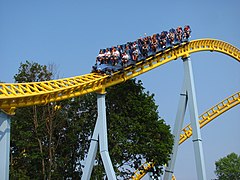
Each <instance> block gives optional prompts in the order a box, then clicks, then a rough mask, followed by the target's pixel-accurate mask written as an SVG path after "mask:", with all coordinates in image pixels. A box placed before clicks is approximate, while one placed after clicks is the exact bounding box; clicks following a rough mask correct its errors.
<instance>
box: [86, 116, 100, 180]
mask: <svg viewBox="0 0 240 180" xmlns="http://www.w3.org/2000/svg"><path fill="white" fill-rule="evenodd" d="M98 124H99V123H98V119H97V122H96V125H95V128H94V131H93V135H92V139H91V143H90V147H89V150H88V155H87V159H86V162H85V167H84V169H83V175H82V180H88V179H90V177H91V174H92V169H93V165H94V161H95V158H96V154H97V149H98V134H99V132H98V129H99V128H98Z"/></svg>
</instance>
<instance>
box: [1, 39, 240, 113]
mask: <svg viewBox="0 0 240 180" xmlns="http://www.w3.org/2000/svg"><path fill="white" fill-rule="evenodd" d="M199 51H216V52H221V53H224V54H227V55H228V56H231V57H233V58H234V59H236V60H237V61H239V62H240V50H239V49H238V48H236V47H234V46H233V45H231V44H229V43H226V42H223V41H220V40H214V39H199V40H193V41H190V42H188V43H183V44H181V45H178V46H174V47H173V48H170V49H168V50H165V51H164V52H163V53H162V52H159V53H157V54H156V55H154V56H151V57H148V58H147V59H146V60H144V61H140V62H138V63H137V64H136V66H135V67H128V68H126V69H125V71H124V72H123V73H121V72H116V73H114V74H113V75H112V76H111V77H110V76H108V75H99V74H97V73H91V74H86V75H82V76H76V77H72V78H65V79H60V80H51V81H45V82H32V83H12V84H8V83H0V109H2V110H3V111H5V112H6V113H8V114H14V110H15V108H18V107H24V106H32V105H40V104H46V103H49V102H54V101H61V100H64V99H68V98H72V97H76V96H80V95H84V94H88V93H91V92H96V91H102V90H104V89H105V88H107V87H110V86H113V85H116V84H119V83H121V82H124V81H126V80H128V79H131V78H134V77H136V76H138V75H141V74H143V73H145V72H148V71H150V70H152V69H154V68H156V67H158V66H161V65H163V64H165V63H168V62H170V61H172V60H176V59H178V58H179V57H187V56H189V55H190V54H191V53H195V52H199Z"/></svg>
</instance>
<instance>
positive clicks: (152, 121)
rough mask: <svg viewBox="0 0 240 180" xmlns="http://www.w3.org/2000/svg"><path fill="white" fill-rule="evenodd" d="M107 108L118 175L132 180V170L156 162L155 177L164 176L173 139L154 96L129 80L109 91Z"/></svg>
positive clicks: (112, 152) (139, 82)
mask: <svg viewBox="0 0 240 180" xmlns="http://www.w3.org/2000/svg"><path fill="white" fill-rule="evenodd" d="M106 107H107V122H108V137H109V152H110V157H111V159H112V162H113V165H114V168H115V172H117V175H118V176H119V177H123V178H124V179H128V178H129V177H130V176H131V175H132V173H129V171H133V170H134V169H137V168H138V167H140V165H141V164H142V163H143V162H144V161H152V160H154V162H155V165H156V166H155V170H154V174H155V175H158V176H160V175H161V173H162V166H163V165H164V164H166V163H167V162H168V160H169V154H170V153H171V150H172V145H173V139H172V135H171V133H170V127H169V126H167V125H166V124H165V123H164V120H163V119H161V118H160V117H159V116H158V111H157V106H156V105H155V102H154V95H153V94H151V95H150V94H149V92H144V87H143V86H142V82H141V81H138V82H136V79H133V80H128V81H126V82H125V83H124V84H119V85H116V86H113V87H111V88H109V89H107V95H106ZM98 164H99V165H102V162H101V160H99V162H98ZM97 170H98V171H99V168H98V169H97Z"/></svg>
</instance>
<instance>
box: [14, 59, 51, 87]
mask: <svg viewBox="0 0 240 180" xmlns="http://www.w3.org/2000/svg"><path fill="white" fill-rule="evenodd" d="M51 77H52V72H50V71H49V70H48V69H47V66H46V65H40V64H38V63H36V62H29V61H26V63H21V64H20V68H19V69H18V74H16V75H15V76H14V79H15V81H16V82H22V83H24V82H38V81H47V80H50V79H51Z"/></svg>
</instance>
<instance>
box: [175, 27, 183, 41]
mask: <svg viewBox="0 0 240 180" xmlns="http://www.w3.org/2000/svg"><path fill="white" fill-rule="evenodd" d="M176 34H177V40H178V42H181V41H182V34H183V30H182V27H181V26H178V27H177V29H176Z"/></svg>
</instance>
